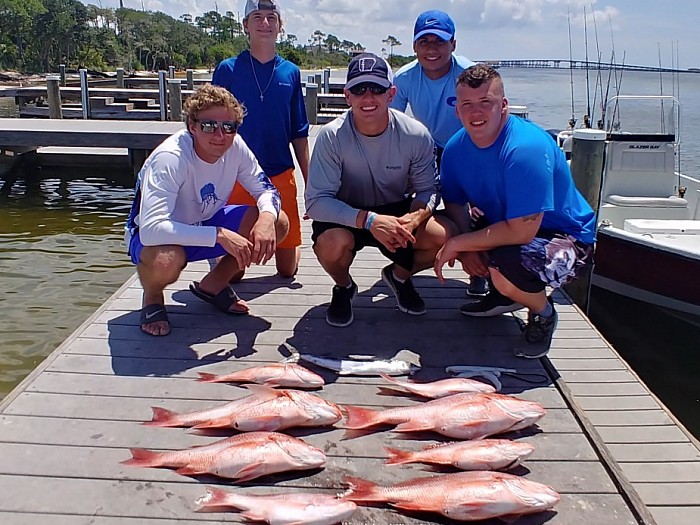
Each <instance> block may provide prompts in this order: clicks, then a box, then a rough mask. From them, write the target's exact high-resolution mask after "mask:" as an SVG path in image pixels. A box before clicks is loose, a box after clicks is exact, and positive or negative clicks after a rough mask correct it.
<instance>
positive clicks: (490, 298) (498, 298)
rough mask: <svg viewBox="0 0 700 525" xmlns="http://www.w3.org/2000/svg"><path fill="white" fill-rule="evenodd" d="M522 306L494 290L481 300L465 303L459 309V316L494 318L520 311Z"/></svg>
mask: <svg viewBox="0 0 700 525" xmlns="http://www.w3.org/2000/svg"><path fill="white" fill-rule="evenodd" d="M522 307H523V305H521V304H519V303H516V302H513V301H511V300H510V299H508V298H507V297H506V296H505V295H503V294H501V293H500V292H499V291H498V290H496V289H495V288H492V289H491V291H490V292H489V293H488V294H486V295H485V296H484V297H482V298H481V299H477V300H476V301H472V302H470V303H465V304H463V305H462V306H460V307H459V311H460V313H461V314H464V315H468V316H470V317H494V316H496V315H501V314H505V313H507V312H515V311H516V310H520V309H521V308H522Z"/></svg>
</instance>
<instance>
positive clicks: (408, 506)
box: [388, 501, 425, 511]
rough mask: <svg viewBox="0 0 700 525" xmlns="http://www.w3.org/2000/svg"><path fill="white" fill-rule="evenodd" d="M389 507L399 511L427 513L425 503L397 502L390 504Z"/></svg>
mask: <svg viewBox="0 0 700 525" xmlns="http://www.w3.org/2000/svg"><path fill="white" fill-rule="evenodd" d="M388 503H389V505H391V506H392V507H396V508H397V509H402V510H415V511H425V503H424V502H416V501H396V502H392V501H390V502H388Z"/></svg>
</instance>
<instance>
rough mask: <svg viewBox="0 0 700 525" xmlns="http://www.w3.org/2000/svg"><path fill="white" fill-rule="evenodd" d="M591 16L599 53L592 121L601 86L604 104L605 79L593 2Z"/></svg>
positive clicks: (600, 124) (600, 121)
mask: <svg viewBox="0 0 700 525" xmlns="http://www.w3.org/2000/svg"><path fill="white" fill-rule="evenodd" d="M591 16H592V17H593V31H594V33H593V34H594V35H595V49H596V53H597V54H598V73H597V74H596V80H595V88H594V89H593V114H591V122H593V121H594V120H595V119H594V116H595V108H596V100H597V99H598V88H600V102H601V104H602V102H603V79H602V72H601V69H600V68H601V56H602V55H601V52H600V45H599V44H598V23H597V22H596V19H595V9H594V8H593V4H591ZM602 111H603V108H602V107H601V113H602ZM602 123H603V121H602V120H600V119H599V120H598V122H597V123H596V124H597V127H598V129H602Z"/></svg>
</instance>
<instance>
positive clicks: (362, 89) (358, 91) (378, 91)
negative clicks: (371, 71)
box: [348, 83, 389, 97]
mask: <svg viewBox="0 0 700 525" xmlns="http://www.w3.org/2000/svg"><path fill="white" fill-rule="evenodd" d="M368 89H369V90H370V91H371V92H372V94H373V95H383V94H384V93H386V92H387V91H388V90H389V88H385V87H383V86H380V85H379V84H371V83H366V84H358V85H356V86H353V87H351V88H350V89H348V91H349V92H350V93H352V94H353V95H355V96H356V97H361V96H362V95H364V94H365V93H367V90H368Z"/></svg>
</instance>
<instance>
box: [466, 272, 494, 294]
mask: <svg viewBox="0 0 700 525" xmlns="http://www.w3.org/2000/svg"><path fill="white" fill-rule="evenodd" d="M488 293H489V281H488V279H486V278H485V277H479V276H478V275H474V276H473V277H470V278H469V286H467V295H469V296H471V297H485V296H486V294H488Z"/></svg>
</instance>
